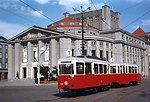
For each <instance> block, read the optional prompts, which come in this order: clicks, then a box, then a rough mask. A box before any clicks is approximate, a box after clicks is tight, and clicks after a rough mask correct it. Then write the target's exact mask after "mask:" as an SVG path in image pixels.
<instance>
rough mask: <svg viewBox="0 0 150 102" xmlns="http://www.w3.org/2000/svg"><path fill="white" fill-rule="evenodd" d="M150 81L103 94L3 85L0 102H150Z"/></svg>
mask: <svg viewBox="0 0 150 102" xmlns="http://www.w3.org/2000/svg"><path fill="white" fill-rule="evenodd" d="M149 86H150V79H143V81H142V84H141V85H137V86H130V87H121V88H111V89H110V90H108V91H102V92H92V91H90V92H84V93H73V92H69V93H66V92H62V93H61V94H59V93H58V90H57V83H53V84H47V85H44V84H42V85H25V86H24V85H19V86H18V85H11V86H9V85H7V86H4V84H3V85H1V82H0V102H63V101H65V102H134V101H136V102H150V87H149Z"/></svg>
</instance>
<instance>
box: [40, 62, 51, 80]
mask: <svg viewBox="0 0 150 102" xmlns="http://www.w3.org/2000/svg"><path fill="white" fill-rule="evenodd" d="M48 72H49V68H48V67H45V66H44V65H41V66H40V74H41V75H43V76H44V79H48Z"/></svg>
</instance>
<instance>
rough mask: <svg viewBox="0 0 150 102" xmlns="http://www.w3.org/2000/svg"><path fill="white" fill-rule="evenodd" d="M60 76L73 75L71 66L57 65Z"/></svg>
mask: <svg viewBox="0 0 150 102" xmlns="http://www.w3.org/2000/svg"><path fill="white" fill-rule="evenodd" d="M59 70H60V74H73V73H74V72H73V64H61V65H59Z"/></svg>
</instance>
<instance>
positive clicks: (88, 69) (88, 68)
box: [85, 63, 92, 74]
mask: <svg viewBox="0 0 150 102" xmlns="http://www.w3.org/2000/svg"><path fill="white" fill-rule="evenodd" d="M85 73H86V74H92V69H91V63H85Z"/></svg>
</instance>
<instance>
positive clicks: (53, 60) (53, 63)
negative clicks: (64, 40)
mask: <svg viewBox="0 0 150 102" xmlns="http://www.w3.org/2000/svg"><path fill="white" fill-rule="evenodd" d="M50 47H51V49H50V62H51V67H55V66H56V65H57V62H56V40H55V39H51V42H50Z"/></svg>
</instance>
